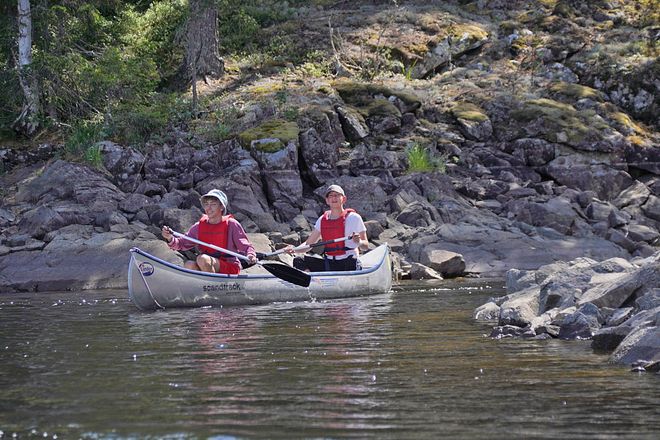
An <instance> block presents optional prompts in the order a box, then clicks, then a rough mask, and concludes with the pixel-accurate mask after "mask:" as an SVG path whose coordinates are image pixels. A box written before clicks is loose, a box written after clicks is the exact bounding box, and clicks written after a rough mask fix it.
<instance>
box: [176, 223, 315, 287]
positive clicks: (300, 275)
mask: <svg viewBox="0 0 660 440" xmlns="http://www.w3.org/2000/svg"><path fill="white" fill-rule="evenodd" d="M170 232H171V233H172V235H174V236H176V237H180V238H183V239H184V240H188V241H192V242H193V243H197V244H200V245H202V246H206V247H208V248H211V249H215V250H216V251H219V252H222V253H224V254H227V255H231V256H233V257H236V258H239V259H241V260H245V261H250V259H249V258H248V257H246V256H245V255H242V254H238V253H236V252H232V251H230V250H227V249H224V248H221V247H220V246H215V245H213V244H210V243H205V242H203V241H201V240H197V239H196V238H192V237H190V236H188V235H186V234H182V233H180V232H176V231H173V230H171V229H170ZM257 264H258V265H260V266H261V267H263V268H264V269H266V270H267V271H268V272H270V273H271V274H273V275H275V276H276V277H277V278H280V279H282V280H284V281H288V282H290V283H292V284H296V285H298V286H302V287H308V286H309V283H310V281H311V279H312V277H311V275H309V274H308V273H306V272H303V271H302V270H298V269H296V268H295V267H291V266H287V265H286V264H279V263H262V262H261V261H257Z"/></svg>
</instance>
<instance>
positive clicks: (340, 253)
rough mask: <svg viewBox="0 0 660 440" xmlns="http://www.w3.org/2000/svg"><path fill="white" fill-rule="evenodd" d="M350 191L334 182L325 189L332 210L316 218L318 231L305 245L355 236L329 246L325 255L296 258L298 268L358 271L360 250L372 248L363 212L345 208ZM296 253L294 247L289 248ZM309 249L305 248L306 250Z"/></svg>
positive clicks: (327, 201) (295, 265)
mask: <svg viewBox="0 0 660 440" xmlns="http://www.w3.org/2000/svg"><path fill="white" fill-rule="evenodd" d="M346 200H347V199H346V194H345V193H344V190H343V189H342V187H341V186H339V185H330V186H329V187H328V189H327V190H326V191H325V202H326V203H327V204H328V206H329V207H330V209H329V210H328V211H325V212H324V213H323V215H321V217H319V219H318V220H317V221H316V224H315V225H314V230H313V231H312V233H311V234H310V235H309V237H308V238H307V240H305V242H304V243H303V244H307V245H310V244H314V243H316V242H317V241H319V240H320V239H322V240H323V241H327V240H333V239H336V238H341V237H349V236H350V237H352V239H350V240H345V241H340V242H338V243H333V244H328V245H325V251H324V255H323V258H320V257H314V256H311V255H305V256H304V257H296V258H294V259H293V266H294V267H295V268H296V269H300V270H306V271H310V272H325V271H346V270H358V269H360V267H359V262H358V257H359V256H360V250H363V251H366V250H368V249H369V241H368V240H367V228H366V227H365V226H364V222H363V221H362V217H361V216H360V214H358V213H357V212H355V211H354V210H352V209H346V208H344V204H345V203H346ZM288 251H289V252H290V253H293V252H294V250H293V246H290V247H289V248H288ZM303 252H305V250H303Z"/></svg>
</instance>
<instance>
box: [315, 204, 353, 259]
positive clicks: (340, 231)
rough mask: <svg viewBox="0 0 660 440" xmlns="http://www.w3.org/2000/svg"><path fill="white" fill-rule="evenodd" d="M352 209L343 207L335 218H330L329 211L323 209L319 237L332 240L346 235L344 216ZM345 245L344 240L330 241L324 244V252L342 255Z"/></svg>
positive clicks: (344, 251) (331, 254)
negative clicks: (330, 242)
mask: <svg viewBox="0 0 660 440" xmlns="http://www.w3.org/2000/svg"><path fill="white" fill-rule="evenodd" d="M351 212H355V210H353V209H350V208H349V209H344V210H343V211H342V213H341V215H340V216H339V217H337V218H335V219H331V218H330V211H325V212H324V213H323V216H322V217H321V239H322V240H323V241H327V240H334V239H335V238H341V237H344V236H346V230H345V229H346V216H347V215H348V214H350V213H351ZM345 253H346V247H345V245H344V242H339V243H332V244H327V245H325V254H326V255H330V256H333V257H334V256H337V255H344V254H345Z"/></svg>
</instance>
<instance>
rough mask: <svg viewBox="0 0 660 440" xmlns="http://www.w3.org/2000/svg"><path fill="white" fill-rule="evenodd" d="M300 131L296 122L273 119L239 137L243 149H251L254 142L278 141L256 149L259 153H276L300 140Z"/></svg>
mask: <svg viewBox="0 0 660 440" xmlns="http://www.w3.org/2000/svg"><path fill="white" fill-rule="evenodd" d="M299 131H300V129H299V128H298V124H296V123H295V122H289V121H285V120H283V119H271V120H270V121H266V122H264V123H263V124H261V125H258V126H257V127H254V128H250V129H248V130H245V131H244V132H242V133H241V134H239V135H238V138H239V140H240V142H241V145H242V146H243V148H249V147H250V145H251V144H252V142H253V141H256V140H259V139H277V140H278V141H274V142H264V143H260V144H258V146H257V147H256V148H257V149H258V150H259V151H263V152H266V153H274V152H276V151H279V150H281V149H282V148H284V147H285V146H286V144H288V143H289V142H290V141H292V140H294V139H298V133H299Z"/></svg>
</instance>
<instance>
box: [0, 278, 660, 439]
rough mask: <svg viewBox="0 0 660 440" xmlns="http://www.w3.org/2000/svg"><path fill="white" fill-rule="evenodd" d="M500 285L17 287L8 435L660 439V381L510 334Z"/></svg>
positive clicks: (3, 411)
mask: <svg viewBox="0 0 660 440" xmlns="http://www.w3.org/2000/svg"><path fill="white" fill-rule="evenodd" d="M501 294H503V290H502V288H501V284H498V283H497V282H488V281H483V280H466V281H462V282H453V283H450V282H429V283H417V284H406V285H405V286H397V287H396V290H395V291H394V292H393V293H390V294H387V295H378V296H374V297H369V298H357V299H356V298H353V299H350V300H335V301H329V302H315V303H294V304H273V305H267V306H256V307H236V308H224V309H223V308H202V309H172V310H165V311H157V312H152V313H144V312H140V311H138V310H137V309H136V308H135V307H134V306H133V304H132V303H131V302H130V301H129V300H128V299H127V293H126V292H125V291H102V292H84V293H76V292H69V293H52V294H43V293H42V294H2V295H0V438H2V439H4V438H15V437H17V438H44V439H45V438H58V439H69V438H83V439H234V438H269V439H270V438H273V439H277V438H282V439H288V438H306V439H307V438H311V439H318V438H323V439H334V438H360V439H364V438H373V439H438V438H451V439H478V438H482V439H499V438H501V439H505V438H507V439H508V438H525V439H527V438H570V439H579V438H584V439H657V438H659V437H660V375H658V374H652V373H642V374H640V373H632V372H630V371H629V368H628V367H626V366H613V365H609V364H607V362H606V359H607V357H606V356H602V355H597V354H594V353H592V351H591V349H590V347H589V341H571V342H568V341H557V340H550V341H529V340H512V339H504V340H493V339H490V338H488V337H486V335H487V334H488V333H489V332H490V329H491V326H492V324H488V323H484V322H476V321H474V320H473V319H472V312H473V310H474V308H475V307H477V306H479V305H481V304H483V303H484V302H486V300H487V299H488V298H489V297H490V296H497V295H501Z"/></svg>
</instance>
